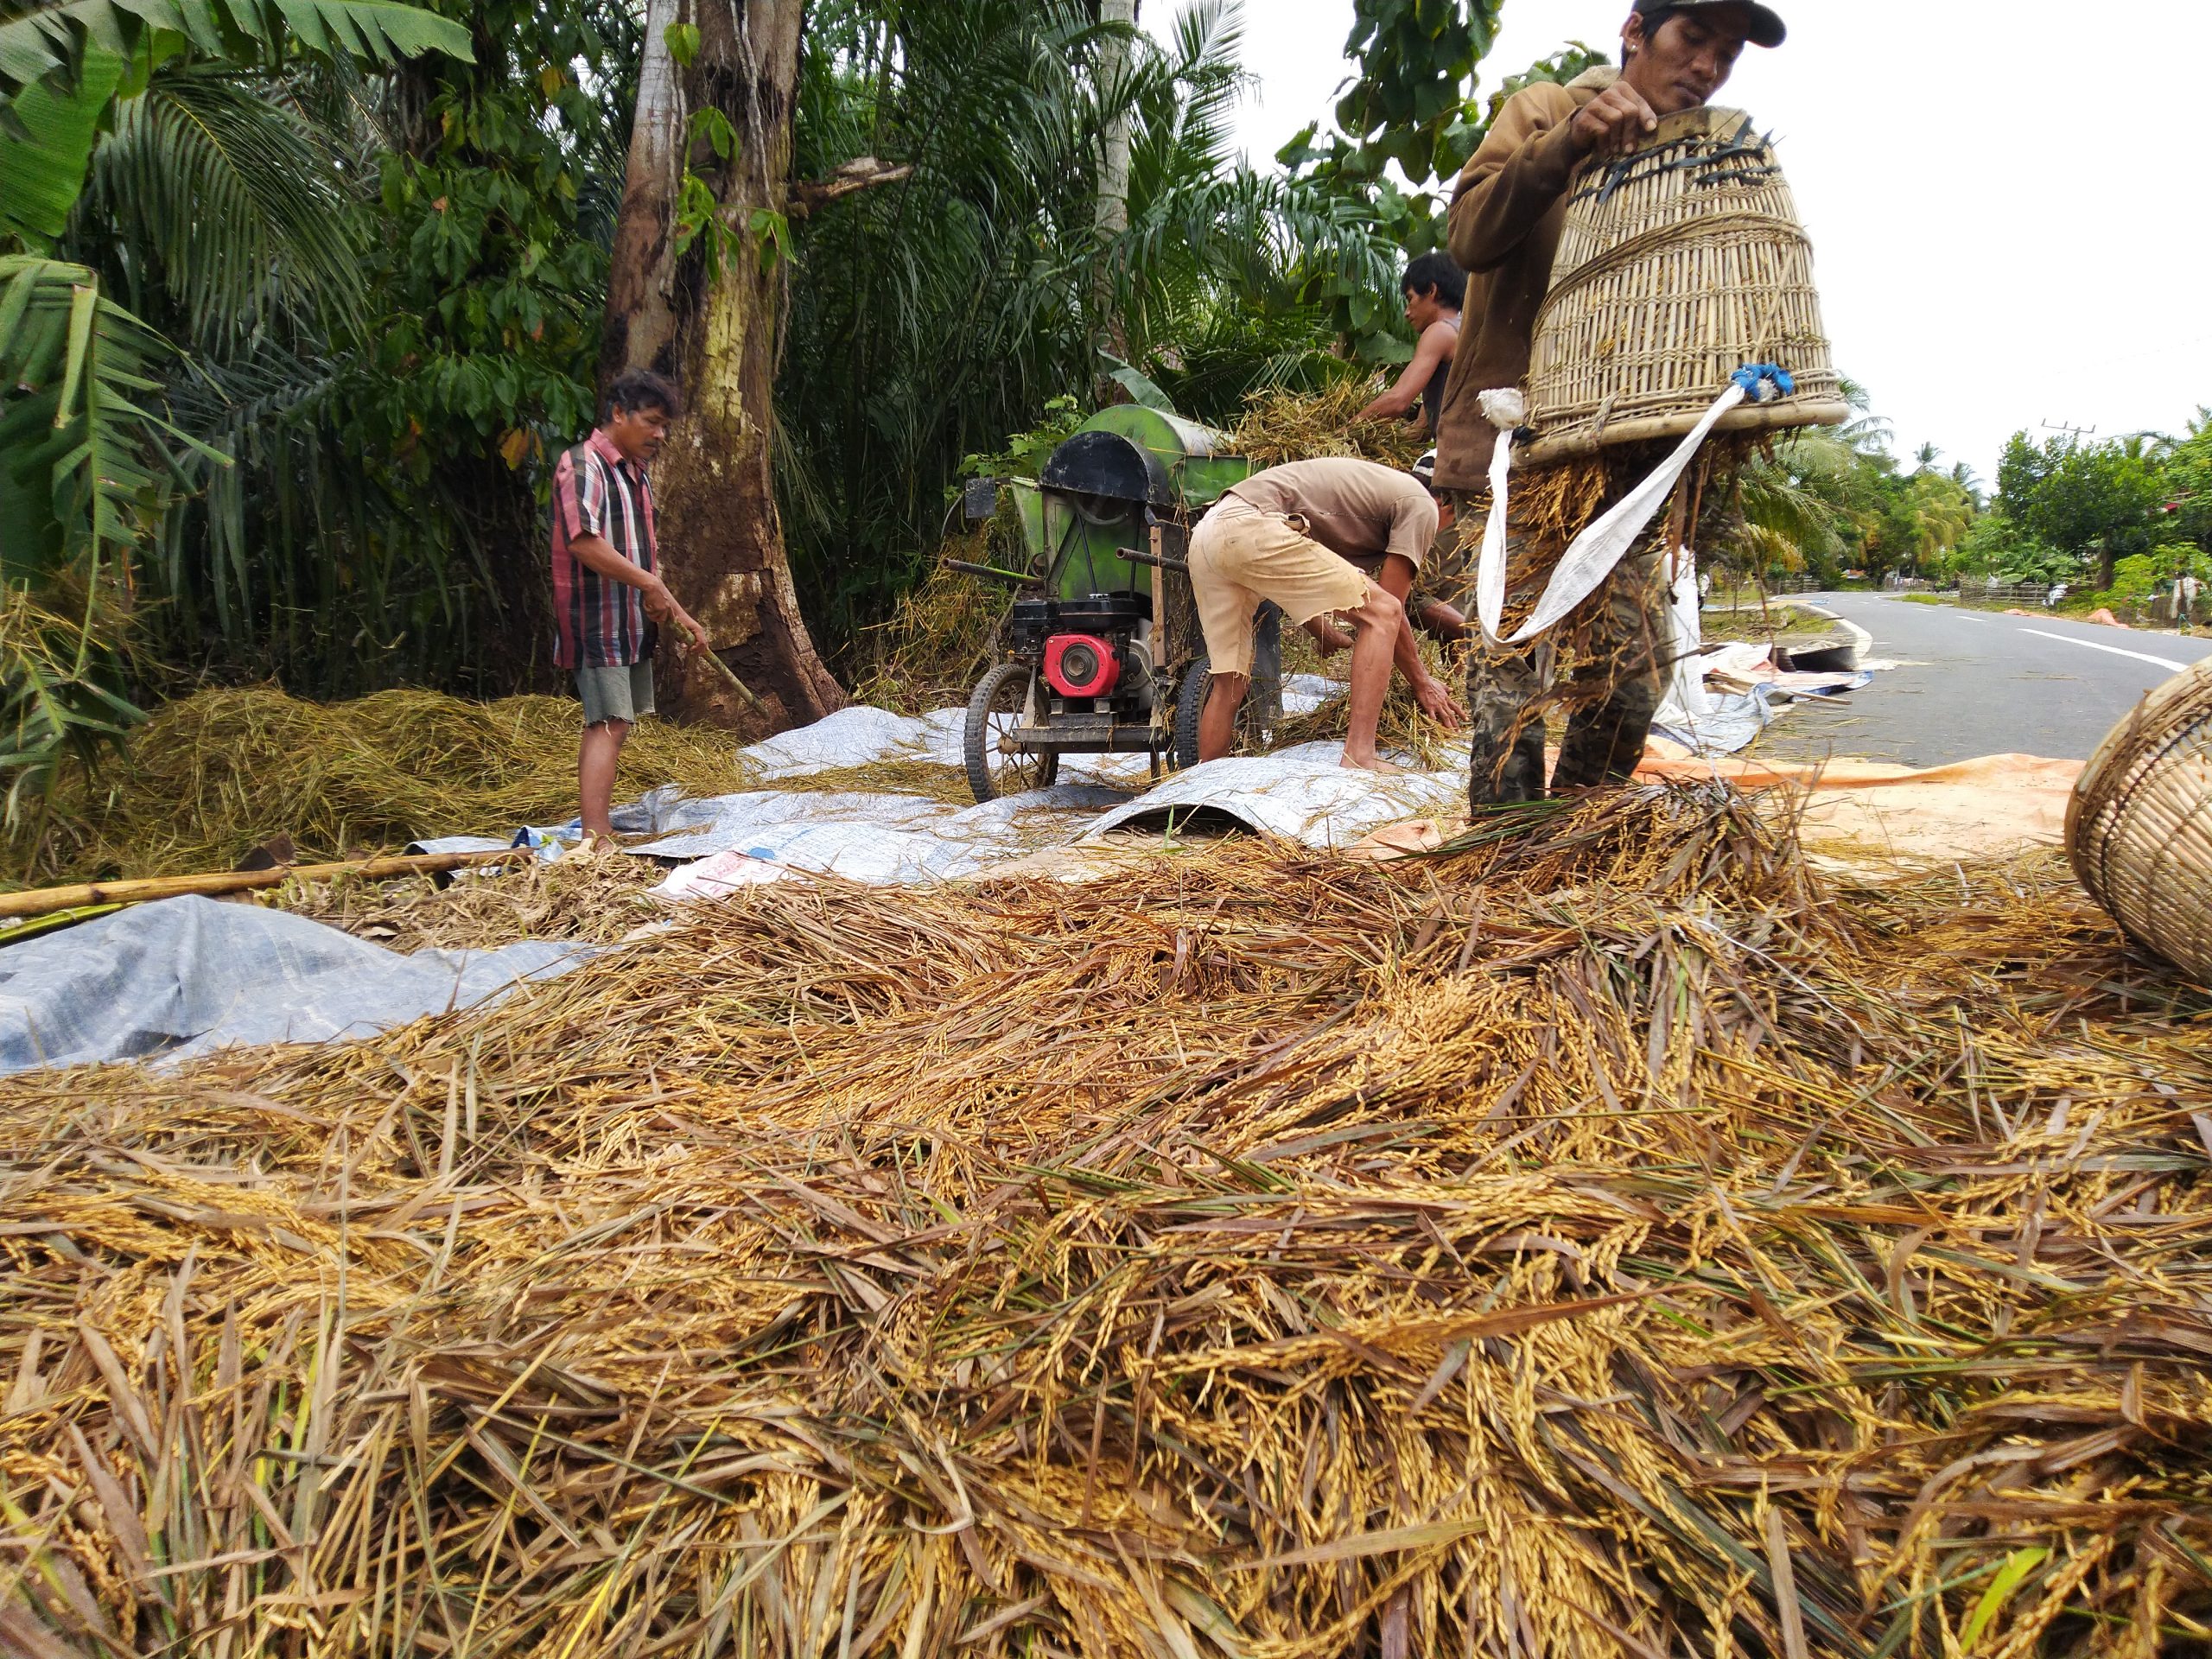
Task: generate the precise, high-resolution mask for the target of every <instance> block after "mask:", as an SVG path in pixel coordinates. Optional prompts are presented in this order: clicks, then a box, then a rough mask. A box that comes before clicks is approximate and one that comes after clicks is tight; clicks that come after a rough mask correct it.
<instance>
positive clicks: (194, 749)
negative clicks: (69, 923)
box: [10, 686, 751, 880]
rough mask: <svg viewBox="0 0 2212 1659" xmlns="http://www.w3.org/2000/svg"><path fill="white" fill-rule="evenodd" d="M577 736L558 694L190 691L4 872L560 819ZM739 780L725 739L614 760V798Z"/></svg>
mask: <svg viewBox="0 0 2212 1659" xmlns="http://www.w3.org/2000/svg"><path fill="white" fill-rule="evenodd" d="M581 724H582V716H581V715H580V714H579V713H578V711H577V707H576V704H575V702H574V700H573V699H569V698H562V697H509V698H506V699H505V700H504V701H501V702H492V703H478V702H462V701H461V700H460V699H458V698H454V697H448V696H440V695H439V694H438V693H436V692H434V691H412V690H409V691H380V692H378V693H377V694H375V695H374V696H367V697H363V698H361V699H359V701H357V702H337V703H315V702H302V701H300V700H298V699H296V698H294V697H289V696H285V695H284V694H283V692H282V691H279V690H277V689H276V688H274V687H273V686H256V687H251V688H248V689H245V690H213V691H202V692H200V693H197V694H196V695H194V696H189V697H186V698H182V699H181V700H180V701H178V702H171V703H168V704H166V705H164V706H163V707H162V708H161V709H158V710H156V713H155V715H154V716H153V718H152V719H151V720H150V721H148V722H147V723H146V724H145V725H144V726H143V727H142V728H139V729H138V730H137V731H136V732H135V733H133V734H132V735H131V738H130V745H129V747H128V750H127V751H126V753H125V754H124V756H123V757H122V758H121V759H120V760H111V761H110V762H108V763H107V765H106V766H105V767H104V768H103V769H102V770H101V771H100V772H99V773H98V774H96V775H92V776H89V777H87V776H86V775H84V774H81V773H79V774H78V775H77V776H75V777H74V778H73V779H69V780H67V782H65V784H64V785H62V786H61V788H60V794H59V796H58V798H57V800H56V802H55V805H54V815H53V828H52V829H51V831H50V836H49V841H48V844H47V845H46V846H45V847H43V848H41V849H30V848H28V847H23V846H16V847H12V848H10V855H11V856H12V858H13V860H14V862H15V864H16V868H14V869H12V870H11V872H10V874H14V875H15V876H16V878H17V879H18V880H22V879H24V878H26V877H29V876H37V877H53V878H63V877H68V876H78V877H84V878H90V877H94V876H98V875H101V874H124V875H164V874H171V873H175V872H188V871H198V870H211V869H212V870H220V869H228V868H231V867H232V865H233V864H234V863H235V862H236V861H238V859H239V858H240V857H241V856H242V855H245V853H247V852H248V851H250V850H251V849H252V848H253V847H255V846H256V845H257V844H258V843H259V842H262V841H264V840H265V839H266V838H268V837H270V836H275V835H278V834H283V835H289V836H290V837H291V838H292V841H293V843H294V845H295V846H296V849H297V850H298V852H299V855H300V856H301V858H302V861H310V862H311V861H315V860H318V859H337V858H342V857H345V856H346V855H351V854H354V853H363V852H373V851H378V850H385V849H396V848H398V847H401V846H404V845H405V844H406V842H409V841H410V840H413V839H415V838H416V837H418V836H437V835H452V834H471V833H490V834H499V833H503V832H506V831H512V829H514V828H515V827H516V826H518V825H519V824H524V823H549V822H550V823H565V822H566V821H567V820H568V819H569V818H571V817H574V816H575V810H576V739H577V734H578V732H579V730H580V729H581ZM750 779H751V773H750V772H749V771H748V770H747V767H746V766H744V765H743V764H742V763H741V761H740V760H738V758H737V750H736V745H735V743H734V741H733V740H732V739H731V738H730V736H729V734H728V733H724V732H717V731H713V730H708V729H702V728H690V729H686V728H679V727H676V726H671V725H667V724H664V723H662V722H659V721H650V720H649V721H643V722H641V723H640V724H639V726H638V727H637V728H636V729H635V730H634V731H632V734H631V735H630V741H629V742H628V743H627V744H626V746H625V747H624V748H623V751H622V766H621V771H620V775H619V777H618V778H617V779H616V788H617V789H618V791H621V792H622V793H623V794H624V795H626V796H635V795H638V794H641V793H643V792H644V791H645V790H647V789H650V788H652V787H653V786H654V785H658V784H664V783H669V782H675V783H677V784H680V785H683V787H684V788H685V789H686V790H687V791H690V792H691V793H693V794H695V795H712V794H723V793H728V792H729V791H733V790H736V789H741V788H744V787H746V786H747V784H748V782H749V781H750ZM34 850H35V852H36V854H37V855H38V857H39V858H40V860H41V863H40V865H39V866H38V867H36V868H30V867H29V863H28V861H29V858H30V857H31V855H33V853H34Z"/></svg>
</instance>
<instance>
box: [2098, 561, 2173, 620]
mask: <svg viewBox="0 0 2212 1659" xmlns="http://www.w3.org/2000/svg"><path fill="white" fill-rule="evenodd" d="M2168 574H2171V573H2169V572H2166V571H2164V570H2162V569H2160V566H2159V562H2158V559H2157V558H2155V557H2153V556H2152V555H2151V554H2148V553H2131V554H2130V555H2128V556H2127V557H2126V558H2124V559H2121V560H2120V561H2118V562H2117V563H2115V564H2114V565H2113V572H2112V582H2111V584H2110V585H2109V586H2108V587H2107V588H2105V589H2104V591H2103V592H2102V593H2101V594H2098V595H2097V597H2098V598H2099V599H2100V600H2101V601H2102V602H2103V603H2105V604H2107V605H2111V606H2114V607H2117V606H2121V605H2136V606H2139V605H2141V604H2142V603H2143V602H2144V601H2146V600H2147V599H2149V598H2150V597H2151V590H2152V588H2156V587H2157V586H2158V583H2159V582H2160V580H2161V579H2162V578H2163V577H2164V576H2165V575H2168Z"/></svg>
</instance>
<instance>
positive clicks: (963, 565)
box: [944, 559, 1045, 588]
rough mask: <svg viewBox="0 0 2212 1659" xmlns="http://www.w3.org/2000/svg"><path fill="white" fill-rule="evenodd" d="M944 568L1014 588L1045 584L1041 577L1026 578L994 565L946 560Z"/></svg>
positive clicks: (1034, 586) (1014, 571) (1035, 586)
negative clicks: (984, 577) (1004, 583)
mask: <svg viewBox="0 0 2212 1659" xmlns="http://www.w3.org/2000/svg"><path fill="white" fill-rule="evenodd" d="M944 568H945V569H948V570H957V571H959V572H960V573H961V574H962V575H968V576H988V577H990V578H991V579H992V580H993V581H995V582H1007V583H1010V584H1011V585H1013V586H1014V587H1016V588H1039V587H1042V586H1043V585H1044V582H1045V578H1044V577H1042V576H1026V575H1022V574H1021V572H1020V571H1019V570H1001V569H999V568H998V566H996V565H995V564H970V563H969V562H968V561H967V560H965V559H947V560H946V561H945V562H944Z"/></svg>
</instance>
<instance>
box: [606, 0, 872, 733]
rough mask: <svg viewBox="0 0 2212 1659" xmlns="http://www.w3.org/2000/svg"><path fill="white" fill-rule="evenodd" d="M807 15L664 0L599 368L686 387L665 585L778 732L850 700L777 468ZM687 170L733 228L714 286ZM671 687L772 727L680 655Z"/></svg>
mask: <svg viewBox="0 0 2212 1659" xmlns="http://www.w3.org/2000/svg"><path fill="white" fill-rule="evenodd" d="M803 14H804V0H650V3H649V5H648V8H647V12H646V22H645V61H644V64H643V67H642V68H641V70H640V73H639V85H638V111H637V118H636V124H635V127H634V129H633V131H632V139H631V152H630V161H629V168H628V171H627V173H626V176H625V180H624V186H623V194H622V214H621V218H620V221H619V222H618V224H617V226H616V230H615V236H614V251H613V270H611V272H610V273H609V279H608V285H607V332H606V336H605V340H604V342H603V345H602V347H601V356H600V374H601V384H602V385H604V384H605V383H606V382H607V380H610V379H611V378H613V376H614V375H616V374H619V373H620V372H622V371H623V370H625V369H628V368H650V369H653V370H656V371H658V372H660V373H663V374H666V375H668V376H669V377H670V378H671V379H673V380H675V381H676V383H677V385H678V386H679V387H680V388H681V390H682V391H683V402H684V409H683V415H682V416H681V418H679V419H678V420H677V423H676V424H675V426H674V427H673V429H671V432H670V435H669V442H668V443H667V445H666V447H665V448H664V449H663V450H662V451H661V456H660V459H659V461H658V462H656V463H655V465H654V468H653V492H654V497H655V499H656V501H657V502H658V512H659V531H660V545H661V551H662V570H663V574H664V576H665V577H666V579H667V582H668V584H669V586H670V588H671V589H673V590H674V592H675V594H676V596H677V599H678V600H679V601H681V602H682V603H683V607H684V608H685V609H687V610H688V611H690V613H691V614H692V615H694V616H696V618H698V619H699V621H700V624H701V625H702V626H703V627H704V628H705V629H706V631H707V634H708V637H709V639H711V640H712V641H713V642H714V648H715V654H716V655H718V656H719V657H720V658H721V659H722V660H723V661H724V662H725V663H727V664H728V665H729V666H730V667H731V668H732V669H733V670H734V671H736V673H737V674H738V675H739V677H741V678H742V679H743V680H744V681H745V683H747V685H749V686H750V687H751V688H752V689H753V691H755V692H756V693H757V694H758V695H759V696H760V699H761V701H762V702H763V703H764V704H765V705H766V711H767V721H768V723H769V725H770V727H771V728H772V729H779V728H782V727H784V726H787V725H792V724H797V723H799V722H802V721H813V720H819V719H820V718H821V717H822V716H823V715H826V714H829V713H831V712H832V711H834V710H836V709H841V708H842V707H843V706H844V704H845V695H844V692H843V691H842V690H841V689H840V688H839V686H838V684H837V683H836V680H835V679H834V678H832V677H831V676H830V673H829V670H828V669H827V668H826V667H824V666H823V663H822V659H821V658H820V657H819V656H818V655H817V653H816V652H815V649H814V642H813V640H812V639H811V638H810V636H809V634H808V632H807V628H806V623H805V620H804V618H803V617H802V616H801V615H800V613H799V607H798V590H797V588H796V587H795V585H794V584H793V582H792V581H791V564H790V561H789V559H788V558H787V556H786V555H785V549H784V537H783V526H782V523H781V521H780V520H779V518H778V516H777V512H776V497H775V487H774V479H773V474H772V442H773V439H772V435H773V432H774V429H775V413H774V399H775V378H776V316H777V308H778V303H779V297H780V291H781V288H782V283H783V271H782V269H781V264H780V260H779V259H778V258H776V257H773V248H774V245H773V242H772V240H771V239H770V228H769V227H772V226H774V225H775V224H777V223H779V222H780V221H781V219H782V216H783V215H785V213H787V212H788V210H789V207H790V175H791V118H792V115H793V112H794V106H795V105H796V102H797V99H798V41H799V26H800V22H801V18H802V16H803ZM671 23H682V24H688V25H690V27H692V28H696V29H697V30H698V31H699V46H698V50H697V52H696V54H694V55H693V57H692V59H691V60H690V62H689V63H688V64H687V63H679V62H677V61H676V60H675V58H674V55H673V54H671V51H670V48H669V43H668V29H669V26H670V25H671ZM705 109H715V110H719V111H721V113H722V115H723V116H724V117H726V118H728V122H729V124H730V126H731V127H732V128H733V129H734V130H735V132H736V134H737V140H738V143H737V154H736V156H735V157H734V160H731V161H727V162H725V161H724V160H722V159H721V157H720V156H717V155H716V154H715V151H714V149H713V147H712V146H711V145H710V144H709V143H704V142H701V143H691V142H690V140H689V138H688V130H689V126H690V121H691V118H692V115H693V113H694V112H695V111H700V110H705ZM687 167H688V168H690V170H691V171H692V172H694V173H696V174H697V175H698V176H699V177H700V178H702V180H704V181H706V183H707V184H708V186H709V188H710V189H711V190H712V191H713V193H714V195H715V200H716V201H717V202H718V203H719V207H718V210H717V212H718V216H719V218H720V219H721V225H722V226H724V227H725V228H726V230H727V232H728V237H727V238H726V245H725V246H724V248H723V249H722V251H721V257H720V258H719V261H718V263H719V266H720V269H719V272H718V273H717V274H715V276H714V277H712V278H711V280H710V278H709V270H711V269H712V264H710V261H709V257H708V256H709V249H710V245H711V244H712V243H713V242H714V241H715V232H714V231H713V230H712V229H711V228H710V229H709V230H708V231H706V232H703V233H702V234H701V235H700V236H698V237H697V238H696V239H695V240H694V242H693V244H692V245H691V246H690V249H689V250H687V251H685V252H684V253H683V254H682V255H681V256H679V255H678V254H677V252H676V242H677V207H678V203H679V200H680V197H681V194H682V191H683V176H684V173H685V171H686V168H687ZM764 245H765V246H764ZM656 677H657V680H658V688H657V689H658V695H659V699H660V702H661V704H662V706H663V707H664V709H668V710H669V711H670V712H671V714H673V715H676V716H677V717H678V718H683V719H691V720H703V721H711V722H713V723H715V724H717V725H724V726H733V727H737V726H744V727H750V728H758V727H759V726H760V725H761V723H762V717H761V715H759V714H757V713H755V712H754V711H753V710H752V709H748V708H747V707H746V706H745V704H744V703H743V702H742V701H741V699H740V698H739V697H738V696H737V695H736V693H735V692H734V691H733V690H731V689H730V688H729V686H728V682H727V681H726V680H724V679H723V677H721V675H719V674H717V673H716V672H715V671H714V669H713V668H712V667H711V666H709V665H708V664H702V663H698V662H695V661H692V660H690V659H689V658H683V657H681V656H679V655H678V654H677V652H674V651H672V650H671V651H666V652H663V653H662V654H661V659H660V663H659V666H658V672H657V676H656Z"/></svg>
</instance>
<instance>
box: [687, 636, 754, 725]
mask: <svg viewBox="0 0 2212 1659" xmlns="http://www.w3.org/2000/svg"><path fill="white" fill-rule="evenodd" d="M693 654H694V655H695V656H699V657H703V658H706V659H707V660H708V661H709V662H710V663H712V664H714V665H715V668H716V669H718V670H719V671H721V677H722V678H724V679H726V680H728V682H729V683H730V686H731V688H732V689H733V690H735V691H736V693H737V695H738V696H741V697H743V698H744V699H745V700H746V702H749V703H751V704H752V705H753V710H754V712H756V713H759V714H763V715H765V714H766V713H767V712H768V710H767V709H766V707H765V706H764V705H763V704H762V703H761V701H760V698H758V697H756V696H753V688H752V687H751V686H749V685H747V683H745V682H744V681H743V680H741V679H739V678H738V677H737V671H736V670H735V669H734V668H732V667H731V666H730V665H729V664H728V663H726V662H724V661H722V659H721V658H720V657H717V656H716V655H715V653H714V652H713V651H712V650H711V649H702V650H700V651H697V652H694V653H693Z"/></svg>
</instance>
